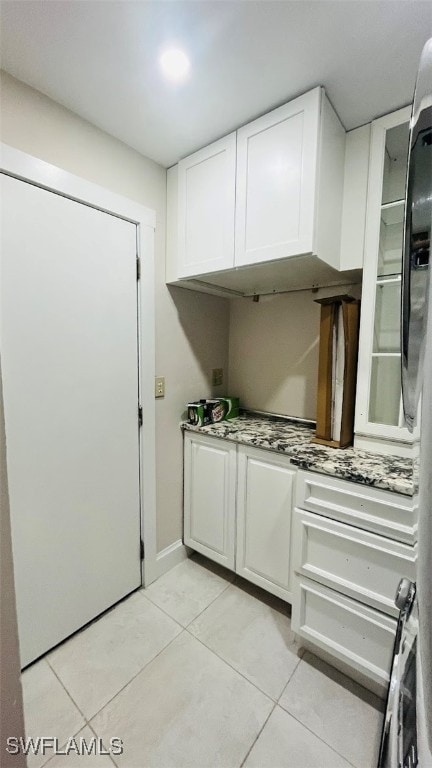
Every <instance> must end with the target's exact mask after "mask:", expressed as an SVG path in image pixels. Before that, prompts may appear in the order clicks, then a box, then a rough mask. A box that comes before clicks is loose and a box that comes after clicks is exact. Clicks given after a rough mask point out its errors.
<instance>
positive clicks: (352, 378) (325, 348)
mask: <svg viewBox="0 0 432 768" xmlns="http://www.w3.org/2000/svg"><path fill="white" fill-rule="evenodd" d="M317 303H318V304H321V321H320V346H319V365H318V394H317V427H316V437H315V438H314V441H313V442H315V443H319V444H321V445H329V446H332V447H333V448H346V447H347V446H349V445H352V443H353V439H354V410H355V391H356V380H357V354H358V334H359V321H360V301H359V300H358V299H354V298H353V297H352V296H348V295H343V296H332V297H329V298H326V299H317ZM339 312H342V320H343V334H344V339H343V349H344V371H343V392H342V413H341V421H340V430H339V429H338V431H337V432H336V434H338V435H339V436H338V439H335V424H334V414H333V409H334V399H335V378H334V371H335V362H336V361H335V360H334V359H333V353H334V349H335V343H334V342H335V338H336V333H337V330H336V328H337V323H338V314H339ZM338 426H339V425H338Z"/></svg>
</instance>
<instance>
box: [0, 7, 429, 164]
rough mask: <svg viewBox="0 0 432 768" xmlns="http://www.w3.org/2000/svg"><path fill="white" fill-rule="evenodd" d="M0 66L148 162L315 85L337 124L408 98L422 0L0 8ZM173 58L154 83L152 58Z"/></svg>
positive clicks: (420, 38) (421, 33)
mask: <svg viewBox="0 0 432 768" xmlns="http://www.w3.org/2000/svg"><path fill="white" fill-rule="evenodd" d="M1 17H2V33H1V43H2V66H3V68H4V69H6V70H7V71H8V72H10V73H11V74H12V75H14V76H15V77H17V78H18V79H20V80H23V81H24V82H25V83H28V84H29V85H31V86H33V87H34V88H36V89H38V90H39V91H42V93H45V94H47V95H48V96H50V97H51V98H52V99H54V100H55V101H58V102H60V103H61V104H63V105H64V106H66V107H68V108H69V109H71V110H73V111H74V112H76V113H78V114H79V115H81V116H82V117H84V118H86V119H87V120H89V121H90V122H91V123H94V124H95V125H97V126H98V127H100V128H102V129H104V130H105V131H107V132H108V133H110V134H112V135H113V136H116V137H117V138H118V139H121V140H122V141H123V142H125V143H126V144H128V145H130V146H131V147H134V148H135V149H137V150H138V151H139V152H141V153H143V154H144V155H147V156H148V157H151V158H152V159H153V160H156V161H157V162H159V163H161V164H162V165H165V166H169V165H172V164H173V163H175V162H176V161H177V160H178V159H179V158H181V157H184V156H186V155H188V154H190V153H191V152H193V151H194V150H196V149H198V148H200V147H202V146H204V145H205V144H208V143H209V142H211V141H212V140H214V139H216V138H219V137H220V136H223V135H224V134H226V133H229V132H230V131H232V130H234V129H235V128H237V127H239V126H240V125H242V124H244V123H246V122H248V121H250V120H251V119H253V118H255V117H257V116H258V115H260V114H262V113H264V112H266V111H269V110H270V109H272V108H273V107H275V106H278V105H279V104H282V103H284V102H285V101H288V100H289V99H291V98H293V97H295V96H296V95H299V94H301V93H303V92H304V91H306V90H308V89H310V88H312V87H314V86H316V85H324V86H325V88H326V90H327V93H328V95H329V98H330V100H331V102H332V103H333V106H334V107H335V109H336V111H337V112H338V114H339V117H340V118H341V120H342V122H343V124H344V126H345V128H347V129H350V128H354V127H356V126H358V125H362V124H363V123H365V122H368V121H369V120H371V119H373V118H375V117H377V116H379V115H382V114H385V113H387V112H390V111H392V110H394V109H397V108H398V107H400V106H403V105H405V104H407V103H408V102H409V101H410V100H411V99H412V93H413V88H414V82H415V75H416V71H417V65H418V60H419V57H420V52H421V49H422V46H423V44H424V42H425V41H426V39H427V38H428V37H429V36H430V35H431V34H432V3H431V2H423V1H422V0H385V1H382V0H364V1H363V0H315V2H310V1H309V0H260V1H255V0H234V1H231V0H208V1H206V0H203V1H201V2H195V1H192V2H190V1H189V0H187V1H185V0H176V1H175V2H173V1H169V0H157V1H153V0H140V1H138V0H111V1H105V2H104V1H102V2H100V1H99V0H96V1H94V0H26V1H25V2H19V1H18V0H12V1H11V0H3V2H1ZM171 44H174V45H176V46H178V47H181V48H183V49H184V50H186V51H187V53H188V55H189V57H190V59H191V74H190V77H189V78H188V80H187V81H186V82H185V83H183V84H180V85H174V84H172V83H168V82H167V81H165V80H164V79H163V77H162V74H161V73H160V70H159V67H158V57H159V55H160V52H161V50H163V49H164V48H165V47H166V46H168V45H171Z"/></svg>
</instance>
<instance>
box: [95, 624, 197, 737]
mask: <svg viewBox="0 0 432 768" xmlns="http://www.w3.org/2000/svg"><path fill="white" fill-rule="evenodd" d="M183 632H185V629H184V628H183V627H182V632H179V633H178V634H177V635H176V636H175V637H173V638H172V640H170V641H169V643H167V644H166V645H164V647H163V648H161V649H160V651H158V653H157V654H156V655H155V656H153V658H152V659H149V661H148V662H147V663H146V664H144V666H143V667H141V669H139V670H138V672H136V674H135V675H134V676H133V677H131V678H130V680H128V681H127V683H125V684H124V685H123V686H122V687H121V688H120V689H119V690H118V691H117V692H116V693H115V694H114V696H111V698H110V699H108V701H106V702H105V704H103V705H102V706H101V707H100V709H98V710H97V712H95V713H94V715H91V717H89V719H88V720H87V719H86V723H87V725H89V726H90V727H91V728H92V730H93V731H94V732H95V733H96V731H95V730H94V728H93V727H92V726H91V720H93V719H94V718H95V717H96V716H97V715H99V714H100V713H101V712H102V710H103V709H105V707H107V706H108V704H111V702H112V701H114V699H115V698H116V697H117V696H118V695H119V694H120V693H122V691H124V689H125V688H127V687H128V685H130V684H131V683H132V682H133V681H134V680H135V678H137V677H138V675H140V674H141V672H143V671H144V669H147V667H148V666H149V664H152V663H153V662H154V661H155V659H157V658H158V656H160V655H161V653H163V652H164V651H166V649H167V648H169V646H170V645H171V644H172V643H174V641H175V640H177V639H178V638H179V637H181V635H182V634H183ZM96 735H97V733H96Z"/></svg>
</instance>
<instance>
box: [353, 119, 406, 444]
mask: <svg viewBox="0 0 432 768" xmlns="http://www.w3.org/2000/svg"><path fill="white" fill-rule="evenodd" d="M409 118H410V108H405V109H402V110H399V111H398V112H395V113H393V114H391V115H386V116H385V117H382V118H379V119H378V120H375V121H374V122H373V123H372V130H371V145H370V157H369V185H368V201H367V215H366V230H365V263H364V273H363V300H362V321H361V329H360V346H359V373H358V382H357V416H356V425H355V430H356V433H357V434H361V435H362V436H367V437H370V438H372V439H374V440H376V439H381V440H392V441H396V442H397V441H400V442H401V443H412V442H413V437H412V436H411V435H410V434H409V433H408V430H407V429H406V428H405V427H404V426H403V418H402V416H401V383H400V382H401V374H400V359H401V348H400V294H401V282H402V277H401V273H402V248H403V232H404V215H405V198H404V196H405V182H406V170H407V153H408V138H409ZM395 445H396V443H395ZM401 450H402V449H401Z"/></svg>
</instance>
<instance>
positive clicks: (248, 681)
mask: <svg viewBox="0 0 432 768" xmlns="http://www.w3.org/2000/svg"><path fill="white" fill-rule="evenodd" d="M185 632H187V633H188V634H189V635H190V637H193V639H194V640H198V642H199V643H201V645H202V646H203V647H204V648H205V649H206V650H207V651H210V653H212V654H213V656H216V658H217V659H219V661H222V662H223V663H224V664H226V665H227V667H229V668H230V669H232V670H233V672H236V673H237V674H238V675H240V677H242V678H243V680H246V682H247V683H249V685H252V686H253V687H254V688H256V690H257V691H259V692H260V693H262V694H263V696H265V697H266V698H267V699H268V700H269V701H271V702H272V703H273V704H275V705H276V704H277V703H278V699H273V697H272V696H270V694H268V693H266V691H263V690H262V688H260V687H259V686H258V685H257V684H256V683H254V682H252V680H249V678H248V677H246V675H244V674H243V672H240V670H239V669H236V667H234V666H233V665H232V664H231V663H230V662H229V661H227V659H224V658H223V656H219V654H218V653H217V651H215V650H214V649H213V648H210V647H209V646H208V645H206V644H205V642H204V641H203V640H201V638H200V637H197V636H196V635H193V634H192V632H190V631H189V629H188V628H187V627H186V629H185ZM299 661H301V659H300V660H299ZM297 666H298V665H296V669H297ZM287 685H288V683H287ZM285 687H286V686H285ZM285 687H284V689H283V691H284V690H285ZM283 691H282V693H283ZM282 693H281V696H282Z"/></svg>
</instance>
